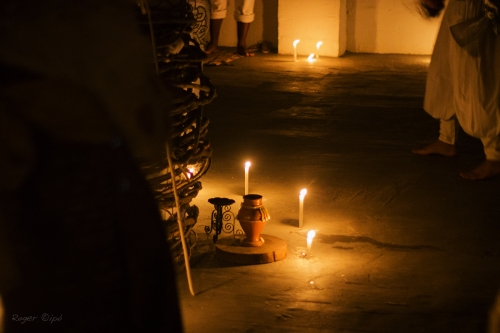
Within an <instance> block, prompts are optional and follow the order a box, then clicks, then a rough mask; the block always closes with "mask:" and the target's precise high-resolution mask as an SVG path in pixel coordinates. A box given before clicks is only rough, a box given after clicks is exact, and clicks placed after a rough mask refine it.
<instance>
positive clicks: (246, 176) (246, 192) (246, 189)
mask: <svg viewBox="0 0 500 333" xmlns="http://www.w3.org/2000/svg"><path fill="white" fill-rule="evenodd" d="M250 165H252V163H250V162H246V163H245V195H247V194H248V170H249V169H250Z"/></svg>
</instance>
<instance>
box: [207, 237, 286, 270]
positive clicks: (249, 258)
mask: <svg viewBox="0 0 500 333" xmlns="http://www.w3.org/2000/svg"><path fill="white" fill-rule="evenodd" d="M260 237H262V238H264V245H262V246H258V247H246V246H243V245H241V244H242V241H243V240H244V239H245V235H233V236H229V237H224V238H221V239H219V240H218V241H217V244H216V245H215V256H216V257H217V258H218V259H221V260H224V261H228V262H232V263H235V264H243V265H258V264H267V263H270V262H275V261H278V260H281V259H284V258H286V243H285V241H284V240H282V239H281V238H278V237H275V236H271V235H264V234H261V235H260Z"/></svg>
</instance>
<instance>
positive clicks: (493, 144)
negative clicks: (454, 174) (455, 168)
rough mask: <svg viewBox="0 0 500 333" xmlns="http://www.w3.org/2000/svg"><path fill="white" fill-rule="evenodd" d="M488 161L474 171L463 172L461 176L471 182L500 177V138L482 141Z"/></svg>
mask: <svg viewBox="0 0 500 333" xmlns="http://www.w3.org/2000/svg"><path fill="white" fill-rule="evenodd" d="M481 141H482V142H483V145H484V153H485V154H486V159H485V160H484V161H483V163H481V164H479V165H478V166H477V167H476V168H475V169H474V170H471V171H468V172H462V173H461V174H460V176H462V177H463V178H465V179H470V180H480V179H487V178H491V177H494V176H498V175H500V137H499V136H495V137H492V138H484V139H481Z"/></svg>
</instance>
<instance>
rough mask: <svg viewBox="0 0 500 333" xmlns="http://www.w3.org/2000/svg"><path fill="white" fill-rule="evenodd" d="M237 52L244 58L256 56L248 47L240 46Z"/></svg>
mask: <svg viewBox="0 0 500 333" xmlns="http://www.w3.org/2000/svg"><path fill="white" fill-rule="evenodd" d="M237 50H238V54H239V55H242V56H244V57H253V56H254V55H255V53H250V52H248V49H247V47H246V46H242V45H239V46H238V49H237Z"/></svg>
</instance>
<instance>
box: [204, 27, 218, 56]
mask: <svg viewBox="0 0 500 333" xmlns="http://www.w3.org/2000/svg"><path fill="white" fill-rule="evenodd" d="M221 26H222V19H210V43H209V44H208V46H207V49H206V50H205V53H206V54H210V53H215V52H217V49H218V47H219V33H220V28H221Z"/></svg>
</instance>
